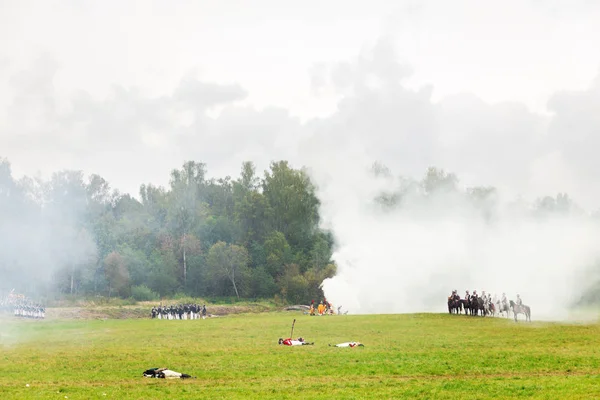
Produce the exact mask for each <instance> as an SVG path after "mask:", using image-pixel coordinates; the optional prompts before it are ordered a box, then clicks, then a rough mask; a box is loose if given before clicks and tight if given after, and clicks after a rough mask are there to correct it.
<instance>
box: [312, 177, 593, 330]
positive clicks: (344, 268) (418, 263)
mask: <svg viewBox="0 0 600 400" xmlns="http://www.w3.org/2000/svg"><path fill="white" fill-rule="evenodd" d="M344 176H346V177H347V178H346V179H344ZM337 178H338V179H330V180H328V181H327V183H326V184H324V185H321V186H320V191H319V195H320V197H321V198H322V199H323V206H322V213H323V216H324V219H325V227H326V228H329V229H331V230H332V231H333V233H334V234H335V238H336V241H337V250H336V252H335V254H334V255H333V258H334V260H335V261H336V263H337V264H338V274H337V276H335V277H334V278H332V279H328V280H326V281H325V282H324V283H323V289H324V292H325V295H326V298H327V299H329V300H330V301H332V302H333V304H335V305H336V306H337V305H342V306H343V308H344V309H346V310H350V311H351V312H352V313H404V312H440V311H441V312H443V311H446V310H447V308H446V299H447V296H448V295H450V293H451V291H452V290H454V289H456V290H458V292H459V294H460V295H461V298H462V297H464V294H465V290H469V291H470V292H471V293H472V292H473V290H477V292H478V293H479V294H481V293H482V291H486V293H491V294H492V295H494V294H497V295H498V296H501V294H502V293H503V292H505V293H506V295H507V297H508V299H513V300H515V299H516V295H517V294H520V295H521V297H522V299H523V301H524V304H527V305H529V306H530V307H531V309H532V316H533V318H535V319H538V320H539V319H566V318H569V314H570V311H569V310H570V309H571V307H572V306H573V304H576V302H577V301H578V300H580V298H581V296H582V294H583V293H584V292H585V291H586V289H588V288H589V284H590V279H589V272H588V270H589V268H590V266H591V265H592V264H593V263H594V262H595V261H596V260H597V257H598V256H600V246H599V244H600V243H599V242H600V229H599V228H600V227H599V226H598V225H597V223H594V222H592V220H591V219H590V217H589V216H588V215H585V214H580V213H574V212H564V213H548V214H544V213H532V212H531V210H528V209H527V208H526V207H525V206H524V205H523V204H520V203H515V202H512V203H511V202H510V201H502V200H500V198H499V197H496V198H495V200H494V201H489V202H486V205H485V207H478V206H477V203H476V202H474V201H473V199H472V197H469V196H467V194H466V193H464V192H463V193H456V192H453V193H448V192H444V191H440V192H437V193H435V192H434V193H431V194H429V195H427V196H426V195H424V194H423V193H419V189H418V188H416V187H415V188H416V189H414V190H410V189H409V190H404V191H403V193H402V194H401V196H400V198H399V200H398V204H396V205H395V206H390V207H382V206H380V205H378V203H377V202H376V201H375V197H376V196H377V195H378V194H380V193H382V192H388V193H389V192H390V191H392V190H395V187H397V186H398V182H397V180H393V179H392V178H389V177H388V178H383V177H379V178H377V179H375V178H374V175H373V174H372V173H371V172H370V171H368V170H367V169H366V168H364V169H361V168H355V169H353V170H352V171H346V173H345V174H343V175H340V176H338V177H337ZM317 179H318V178H317Z"/></svg>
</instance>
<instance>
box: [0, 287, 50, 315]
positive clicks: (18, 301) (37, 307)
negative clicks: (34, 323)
mask: <svg viewBox="0 0 600 400" xmlns="http://www.w3.org/2000/svg"><path fill="white" fill-rule="evenodd" d="M0 313H2V314H12V315H14V316H15V317H21V318H35V319H43V318H45V317H46V307H44V306H43V305H41V304H39V303H37V302H34V301H33V300H31V299H29V298H27V297H26V296H25V295H23V294H17V293H15V292H14V289H13V290H11V291H10V293H8V294H7V295H4V296H1V297H0Z"/></svg>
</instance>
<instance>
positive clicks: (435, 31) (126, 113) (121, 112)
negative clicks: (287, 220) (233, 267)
mask: <svg viewBox="0 0 600 400" xmlns="http://www.w3.org/2000/svg"><path fill="white" fill-rule="evenodd" d="M109 3H110V2H106V3H105V2H102V4H100V5H97V6H94V7H89V6H88V5H82V6H80V7H78V11H77V12H76V13H70V12H67V13H65V12H64V10H63V9H62V8H60V7H55V6H54V5H49V3H47V2H38V4H36V6H35V7H33V8H35V9H37V10H42V11H40V12H38V13H37V14H36V15H35V16H33V17H35V18H33V17H32V15H31V13H30V12H29V9H30V8H32V7H31V6H28V7H21V6H19V7H10V8H8V7H5V8H6V10H5V9H2V11H5V12H0V29H4V31H3V32H4V33H5V35H0V46H2V47H1V48H0V50H1V51H0V72H1V75H0V78H1V79H0V152H1V153H0V156H2V157H7V158H8V160H9V161H10V163H11V164H12V166H13V170H14V171H15V172H16V173H14V174H13V178H14V179H15V180H18V179H19V178H20V177H21V176H22V175H29V176H34V175H35V173H36V171H41V172H42V173H44V174H45V176H49V175H50V174H51V173H52V172H54V171H60V170H64V169H69V170H71V169H76V170H79V169H81V170H83V171H85V173H86V175H88V174H91V173H98V174H100V175H101V176H102V177H104V178H105V179H106V180H107V182H109V183H110V184H111V188H110V189H111V190H112V189H119V190H120V191H121V192H122V193H130V194H131V195H132V196H135V195H137V193H138V190H139V187H140V184H141V183H147V182H151V183H153V184H156V185H163V186H166V185H168V180H169V171H170V170H171V169H173V168H178V167H179V166H180V165H181V163H182V162H183V161H184V160H197V161H200V162H204V163H206V164H207V166H208V170H209V171H210V175H211V176H216V177H224V176H225V175H231V176H235V175H237V174H238V173H239V167H240V165H241V163H242V162H243V161H254V162H255V163H256V165H257V170H258V171H261V170H263V169H265V168H267V166H268V163H269V162H270V161H272V160H289V161H290V162H291V164H293V165H294V166H295V167H300V166H302V165H305V166H307V168H308V169H309V171H310V174H311V177H312V178H313V179H314V181H315V183H316V184H317V186H318V196H319V199H320V201H321V202H322V207H321V218H322V222H323V227H324V228H327V229H330V230H331V231H332V232H333V234H334V235H335V240H336V253H335V254H334V260H335V261H336V262H337V264H338V275H337V276H336V277H334V278H333V279H330V280H327V281H325V282H324V285H323V287H324V290H325V294H326V296H327V298H328V299H329V300H331V301H332V302H333V303H334V305H335V306H338V305H342V306H343V307H344V309H347V310H349V311H351V312H352V313H370V312H413V311H444V310H445V301H446V296H448V295H449V294H450V292H451V290H453V289H458V290H459V293H460V295H461V296H464V291H465V290H470V291H473V290H474V289H476V290H477V291H478V292H481V291H483V290H485V291H487V292H491V293H497V294H498V295H500V294H501V293H502V292H506V294H507V296H508V297H509V298H513V299H514V298H515V296H516V294H517V293H520V294H521V296H522V297H523V299H524V302H525V303H526V304H528V305H530V306H531V307H532V313H533V318H534V320H535V319H539V318H542V317H544V318H566V315H567V313H568V311H567V309H568V306H570V305H571V304H572V303H575V302H577V300H578V299H579V298H580V296H581V295H582V294H583V293H584V292H585V291H586V290H587V289H588V287H589V286H590V285H593V284H595V283H596V282H598V276H595V275H593V274H594V273H595V272H594V271H599V268H598V266H597V265H596V262H597V259H598V256H599V254H598V253H599V251H600V245H599V244H600V243H598V241H599V240H600V239H598V238H600V232H599V230H600V228H599V223H598V221H597V220H594V219H593V218H592V217H590V216H588V215H586V214H585V213H581V212H578V211H577V210H576V207H572V208H570V207H567V209H561V207H562V205H561V204H562V203H561V201H562V200H561V201H558V202H557V198H556V195H557V193H567V194H568V195H569V197H570V198H572V199H573V200H574V201H575V202H576V203H578V204H579V205H581V206H582V208H584V209H585V210H587V211H590V212H595V211H596V210H597V209H598V204H599V199H600V185H598V183H597V182H600V157H598V154H597V153H598V150H597V149H599V148H600V136H599V135H598V132H600V119H599V117H598V116H599V115H600V114H599V113H598V110H600V76H597V77H595V78H594V79H589V84H588V86H585V87H584V86H582V85H583V84H582V83H581V82H582V81H583V80H584V77H585V80H587V79H588V77H590V72H589V71H590V69H591V68H590V65H592V64H594V63H596V62H597V60H598V59H599V58H598V56H597V54H598V52H597V50H596V49H597V48H598V47H600V42H599V41H600V39H598V38H600V35H599V34H598V24H597V20H598V15H600V7H599V6H598V5H597V4H592V3H591V2H582V1H581V2H575V3H576V4H575V3H574V4H573V5H571V6H570V8H569V12H564V10H562V11H560V10H557V9H555V8H546V6H544V5H542V4H541V2H533V1H531V2H512V3H511V2H509V3H510V4H508V3H506V4H505V3H504V2H503V3H501V4H500V3H499V5H491V4H488V3H485V4H483V3H482V2H470V1H466V2H463V4H462V5H463V7H460V6H458V5H456V4H455V3H454V2H453V3H452V4H450V3H449V2H434V1H431V2H423V4H422V5H419V6H418V7H415V6H414V4H412V2H405V3H404V4H402V5H401V6H398V5H397V3H396V2H390V3H388V4H384V3H386V2H375V3H373V4H370V5H369V10H367V9H366V8H365V7H364V5H363V3H362V2H361V3H359V2H356V3H355V4H352V2H338V3H336V5H334V4H333V3H332V4H330V5H329V6H328V7H325V8H324V7H323V6H322V5H320V6H319V11H318V12H315V11H314V10H311V9H310V8H308V7H299V8H298V9H297V10H291V11H290V9H289V7H287V6H282V5H281V4H280V3H276V2H273V4H271V5H269V6H268V7H265V9H268V10H269V13H265V12H264V11H263V10H262V9H261V8H260V7H258V8H256V9H255V10H254V11H253V12H255V13H256V15H252V14H249V13H248V12H249V11H248V10H242V9H239V10H237V11H236V10H234V9H231V7H229V8H227V9H225V8H220V7H221V6H215V8H206V7H205V6H200V5H198V4H197V2H189V1H178V5H177V7H173V6H171V5H170V3H169V4H165V5H161V6H158V5H155V7H156V8H153V7H150V8H149V9H148V10H147V13H139V12H138V11H139V10H138V9H137V7H136V4H134V3H130V4H128V6H127V7H125V9H126V12H125V11H123V10H124V9H123V7H124V6H123V5H122V4H121V3H118V4H117V3H115V4H109ZM371 7H372V9H371ZM556 7H558V6H556ZM67 9H69V7H67ZM340 10H344V13H347V14H345V16H341V15H340ZM238 13H239V14H238ZM365 14H368V15H369V16H367V17H365ZM98 15H103V18H104V17H105V18H106V19H105V20H103V22H102V24H101V27H98V17H97V16H98ZM164 15H169V17H168V18H167V17H164ZM232 15H235V18H233V19H231V18H230V17H231V16H232ZM395 16H399V17H398V18H396V17H395ZM315 17H316V18H315ZM110 20H114V21H112V22H114V23H116V24H120V25H123V24H124V25H127V26H128V27H129V28H130V29H129V30H130V31H132V32H137V34H136V35H133V36H131V35H130V36H129V37H127V38H126V39H127V40H125V38H124V37H122V36H121V32H120V31H118V30H114V29H111V28H106V29H103V28H102V27H110V26H113V25H114V23H113V24H111V23H110ZM380 20H384V21H385V25H386V26H389V29H386V31H389V36H385V37H383V38H381V39H379V40H374V38H376V37H377V36H378V35H379V34H380V33H381V31H379V30H378V28H377V26H378V25H377V24H376V23H373V21H380ZM57 21H58V22H57ZM232 21H235V22H234V23H233V24H232ZM332 21H340V22H336V24H335V29H334V28H332V26H333V25H332ZM361 21H362V22H361ZM1 22H4V23H1ZM157 26H159V27H160V29H157ZM232 26H233V27H239V29H243V31H240V32H241V33H240V34H239V35H234V36H232V32H231V29H232ZM357 26H361V27H363V28H361V29H357ZM505 26H511V29H510V30H506V29H504V27H505ZM57 27H60V29H58V28H57ZM88 27H91V29H88ZM532 27H533V29H532ZM573 27H577V29H574V28H573ZM362 29H364V31H363V30H362ZM40 32H43V34H40ZM73 32H77V34H76V35H73ZM274 32H275V34H274ZM362 35H364V37H361V36H362ZM17 36H18V37H24V38H26V39H27V40H25V39H24V40H22V41H21V40H20V41H19V42H18V43H17V42H15V40H13V38H14V37H17ZM232 37H234V38H236V39H235V40H233V41H232V40H231V38H232ZM548 38H552V40H548ZM395 39H397V42H396V41H395ZM344 41H345V42H344ZM369 41H370V42H369ZM344 43H345V44H344ZM357 43H369V44H368V45H366V44H365V46H364V48H363V49H362V50H361V51H358V46H359V45H358V44H357ZM573 43H577V45H576V46H575V45H574V44H573ZM294 44H296V45H294ZM38 46H40V47H38ZM40 48H46V49H47V52H46V53H44V54H43V55H42V54H41V53H40V50H39V49H40ZM342 48H343V49H344V51H343V52H341V50H340V49H342ZM73 49H77V51H73ZM190 49H194V51H190ZM274 49H275V50H276V51H274ZM348 49H350V50H348ZM397 49H402V51H404V52H406V54H405V53H400V54H398V53H397V52H396V51H397ZM346 50H347V52H346ZM357 51H358V56H356V57H354V58H350V59H346V58H347V57H350V56H349V54H350V53H356V52H357ZM25 53H27V55H26V56H25V55H23V54H25ZM38 56H40V57H38ZM319 57H321V58H325V59H324V60H323V59H318V58H319ZM411 57H412V58H413V59H414V62H415V66H412V65H410V62H411V61H413V60H411ZM405 58H406V59H407V60H408V62H406V63H404V62H400V61H399V60H403V59H405ZM557 58H560V59H561V62H560V63H556V62H555V60H556V59H557ZM307 60H310V61H307ZM335 60H342V61H341V62H337V63H336V62H335ZM310 63H314V65H313V68H309V70H310V74H308V75H309V76H308V77H306V76H304V78H308V79H304V80H303V79H301V78H302V77H301V76H300V75H296V74H302V73H303V72H304V71H305V70H306V69H305V68H304V67H305V66H306V65H307V64H310ZM149 66H151V67H149ZM419 67H421V68H419ZM596 68H597V67H596ZM298 69H300V71H299V72H298ZM200 70H204V71H200ZM575 76H576V78H577V79H575V78H574V77H575ZM5 77H6V79H5ZM559 78H560V79H559ZM238 79H239V80H241V81H240V83H237V82H236V81H237V80H238ZM530 81H531V82H534V83H535V84H531V85H529V84H530ZM559 81H560V83H557V82H559ZM223 82H227V83H223ZM429 82H432V83H431V84H429ZM563 83H564V85H565V87H564V89H565V90H562V89H563V87H558V86H560V85H562V84H563ZM302 85H305V86H306V87H302ZM460 85H464V86H465V87H466V88H471V89H477V90H481V91H480V93H479V94H480V96H477V95H475V94H473V93H464V92H461V91H463V90H466V89H465V87H457V86H460ZM528 85H529V86H528ZM557 85H558V86H557ZM308 86H310V87H308ZM440 87H441V88H442V89H440ZM573 88H577V89H578V90H574V89H573ZM559 89H560V91H556V90H559ZM567 89H568V90H567ZM436 90H437V91H439V92H441V93H442V95H440V93H439V92H436ZM510 90H515V91H517V90H520V92H519V93H515V94H514V96H513V95H512V94H511V93H507V91H510ZM545 91H556V92H555V93H553V94H550V93H546V92H545ZM309 92H310V93H311V94H312V97H311V96H310V95H308V94H307V93H309ZM457 92H458V93H457ZM452 93H456V94H453V95H452ZM269 94H271V95H273V96H274V97H269ZM319 96H321V97H319ZM482 98H485V99H487V100H483V99H482ZM533 98H535V99H536V101H531V99H533ZM272 99H278V100H281V99H283V100H281V101H280V102H279V103H278V102H277V101H275V103H276V104H277V107H271V106H266V104H273V103H271V100H272ZM490 99H496V100H497V99H512V100H514V99H520V101H528V105H525V104H523V103H521V102H518V101H503V102H495V103H492V102H491V101H492V100H490ZM525 99H529V100H525ZM540 99H542V100H543V101H542V100H540ZM532 102H533V103H543V105H544V106H543V107H538V109H536V110H533V107H530V105H531V103H532ZM296 104H300V105H299V106H298V110H295V109H293V107H294V106H295V105H296ZM292 105H293V106H292ZM263 106H264V108H260V109H257V108H256V107H263ZM321 107H322V108H326V109H327V110H326V111H323V110H321ZM540 108H542V109H543V110H542V111H540ZM298 115H302V116H303V119H302V120H301V119H300V118H299V117H298ZM316 115H319V116H321V117H320V118H316V117H315V116H316ZM374 161H380V162H382V163H383V164H385V165H387V166H388V167H389V168H390V171H391V175H390V176H386V174H379V175H378V177H375V176H374V175H373V172H372V171H371V169H370V167H371V165H372V163H373V162H374ZM431 166H436V167H440V168H443V169H444V170H445V171H448V172H453V173H456V175H457V177H458V178H459V183H458V185H457V190H448V187H446V186H445V184H444V183H443V182H442V184H441V186H436V185H433V186H431V187H430V188H429V189H427V190H425V191H423V190H424V189H422V186H419V185H410V184H409V183H410V182H411V180H410V179H416V180H421V179H422V177H423V176H424V175H425V172H426V171H427V169H428V168H429V167H431ZM399 176H402V177H404V180H402V181H401V180H399ZM53 179H54V180H53ZM81 179H83V178H81V177H77V176H74V175H73V176H70V177H69V176H67V175H57V176H56V179H55V178H51V179H49V180H48V181H47V182H46V183H43V188H44V190H41V189H40V190H39V192H40V193H42V192H43V193H44V195H43V196H42V197H43V199H42V200H41V201H38V203H37V205H36V204H33V203H32V204H31V205H28V203H27V202H26V201H21V200H20V199H19V194H18V193H17V192H18V189H17V187H16V186H14V183H15V182H14V181H13V179H12V178H11V177H10V171H8V169H7V168H5V167H4V165H3V164H0V185H4V186H0V202H1V201H2V200H3V197H2V195H3V192H2V191H3V190H6V191H7V192H6V193H8V192H10V193H11V195H10V198H11V199H13V200H14V199H18V200H16V201H12V200H11V202H7V203H0V218H1V220H0V221H1V222H0V241H1V243H2V245H1V246H0V278H1V279H2V281H1V282H0V290H10V288H11V287H12V285H13V284H14V285H15V286H20V287H22V288H24V289H23V290H30V291H31V292H36V291H39V290H38V289H39V288H37V287H28V284H29V283H30V282H42V283H43V282H48V281H49V280H50V278H51V277H52V276H53V275H55V274H57V273H59V274H62V275H61V276H59V278H60V279H58V280H59V281H60V282H61V284H62V285H63V287H62V288H61V291H62V292H63V293H69V292H70V290H69V288H68V285H69V282H70V279H69V278H70V277H73V275H74V274H94V273H96V271H97V270H98V268H97V267H98V265H99V263H100V262H101V260H99V259H98V257H97V254H96V253H97V249H96V246H99V245H100V240H98V241H97V243H94V241H93V240H92V239H91V238H90V234H91V233H90V231H89V228H88V231H86V230H83V229H82V228H81V221H82V219H85V218H84V216H83V215H82V210H83V208H81V206H82V204H80V203H77V204H73V203H70V202H68V201H66V200H65V199H63V198H62V197H61V193H66V192H68V191H69V190H71V191H72V190H78V189H76V188H78V187H79V188H80V187H81V185H78V184H75V185H71V183H73V182H75V181H77V180H81ZM98 183H99V184H98V185H96V186H95V188H96V189H97V190H98V192H97V193H95V194H94V193H82V194H81V195H80V196H79V195H78V196H74V197H73V196H72V193H71V194H69V196H65V198H70V199H72V198H78V199H83V200H82V201H90V198H93V197H94V196H95V195H98V196H99V197H104V198H109V197H110V191H109V190H108V187H107V185H105V184H104V183H103V182H100V181H99V182H98ZM430 183H431V182H430ZM25 184H26V185H28V186H27V187H30V188H31V187H33V188H34V189H35V187H36V185H40V184H41V183H40V182H38V181H37V180H35V179H31V180H26V182H25ZM11 185H12V186H11ZM482 185H483V186H487V185H490V186H494V187H495V188H497V191H496V192H495V194H494V195H493V196H492V197H485V196H483V199H482V198H481V197H478V196H479V195H481V193H479V194H478V193H475V195H471V194H467V193H466V189H467V188H469V187H478V186H482ZM15 193H16V194H15ZM29 193H36V190H30V191H29ZM382 193H387V194H388V197H389V198H388V200H389V201H387V203H386V202H385V201H384V203H386V204H387V205H385V206H382V202H381V201H377V200H376V199H377V198H378V196H380V195H381V194H382ZM520 196H523V198H524V199H526V203H528V204H532V203H534V202H535V201H536V199H538V198H539V197H543V196H552V197H553V200H551V201H550V202H549V203H552V204H554V205H552V204H550V205H548V204H546V203H548V202H546V203H544V204H546V206H544V207H541V211H540V210H537V211H535V212H532V211H531V210H529V209H528V205H527V204H525V203H522V202H520V201H517V200H518V199H519V198H520ZM477 199H479V200H477ZM36 200H40V199H36ZM63 200H64V201H63ZM556 203H561V204H558V205H557V204H556ZM39 205H43V208H42V207H39ZM552 208H554V209H556V208H559V209H561V210H558V211H557V210H554V211H549V209H552ZM140 225H141V227H142V228H144V229H148V230H152V229H155V227H152V226H148V225H147V222H144V221H142V222H140ZM104 239H106V238H104ZM13 271H19V273H18V274H15V273H14V272H13ZM33 278H35V279H33ZM38 278H39V279H38ZM36 284H37V283H36ZM65 285H66V287H65Z"/></svg>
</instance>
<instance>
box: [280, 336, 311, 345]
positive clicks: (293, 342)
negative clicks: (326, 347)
mask: <svg viewBox="0 0 600 400" xmlns="http://www.w3.org/2000/svg"><path fill="white" fill-rule="evenodd" d="M279 344H283V345H285V346H307V345H311V344H315V342H312V343H308V342H305V341H304V339H303V338H301V337H299V338H298V340H293V339H292V338H287V339H285V340H284V339H282V338H279Z"/></svg>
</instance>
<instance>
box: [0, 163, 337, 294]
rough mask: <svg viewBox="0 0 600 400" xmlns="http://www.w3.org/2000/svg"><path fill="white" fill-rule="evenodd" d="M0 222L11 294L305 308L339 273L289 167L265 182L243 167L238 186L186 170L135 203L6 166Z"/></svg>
mask: <svg viewBox="0 0 600 400" xmlns="http://www.w3.org/2000/svg"><path fill="white" fill-rule="evenodd" d="M0 218H2V220H3V224H2V227H3V228H2V229H0V239H2V240H3V241H4V244H5V245H6V247H5V248H4V251H2V253H0V274H2V275H4V276H6V277H7V278H8V279H7V280H6V281H5V284H4V286H5V287H4V289H8V288H9V286H10V285H18V286H19V287H21V288H22V289H23V290H24V291H29V292H32V291H36V290H37V291H39V290H40V289H44V290H46V291H50V292H54V293H64V294H73V295H103V296H111V297H112V296H119V297H124V298H125V297H130V296H133V297H134V298H136V299H140V300H145V299H148V300H149V299H156V298H158V297H169V296H173V295H175V294H185V295H189V296H193V297H205V296H213V297H220V296H235V297H236V298H273V297H274V296H277V297H279V298H280V299H281V300H283V301H287V302H292V303H299V302H310V299H318V298H322V297H323V293H322V291H321V289H320V284H321V283H322V281H323V280H324V279H325V278H328V277H332V276H333V275H334V274H335V272H336V267H335V264H334V263H333V262H332V261H331V253H332V247H333V238H332V235H331V234H330V233H328V232H325V231H324V230H322V229H320V228H319V200H318V199H317V197H316V195H315V187H314V185H313V183H312V182H311V180H310V179H309V177H308V175H307V173H306V171H304V170H303V169H295V168H293V167H291V166H290V165H289V163H288V162H287V161H278V162H272V163H271V164H270V167H269V169H268V170H267V171H265V172H264V175H263V176H259V175H258V174H257V172H256V168H255V166H254V164H253V163H251V162H244V163H243V165H242V168H241V172H240V176H239V177H238V178H237V179H232V178H230V177H229V176H228V177H225V178H221V179H215V178H211V179H208V178H207V167H206V165H205V164H204V163H201V162H195V161H188V162H185V163H184V164H183V166H182V167H181V168H180V169H175V170H173V171H172V172H171V175H170V182H169V186H168V187H167V188H164V187H160V186H155V185H152V184H144V185H141V187H140V191H139V200H138V199H136V198H134V197H132V196H131V195H129V194H123V193H119V192H118V191H116V190H111V188H110V186H109V183H108V182H107V181H106V180H104V179H103V178H102V177H101V176H99V175H91V176H89V177H87V178H86V177H85V176H84V174H83V173H82V172H81V171H61V172H57V173H54V174H53V175H52V177H51V178H50V179H49V180H43V179H41V178H30V177H24V178H23V179H20V180H18V181H16V180H15V179H14V178H13V177H12V173H11V168H10V163H9V162H8V161H7V160H0ZM32 252H33V253H40V252H42V253H44V254H32ZM32 264H35V265H32ZM42 276H47V277H48V278H49V279H48V280H47V281H45V282H44V281H42V279H40V278H41V277H42ZM9 282H10V283H9ZM0 289H1V288H0Z"/></svg>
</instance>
